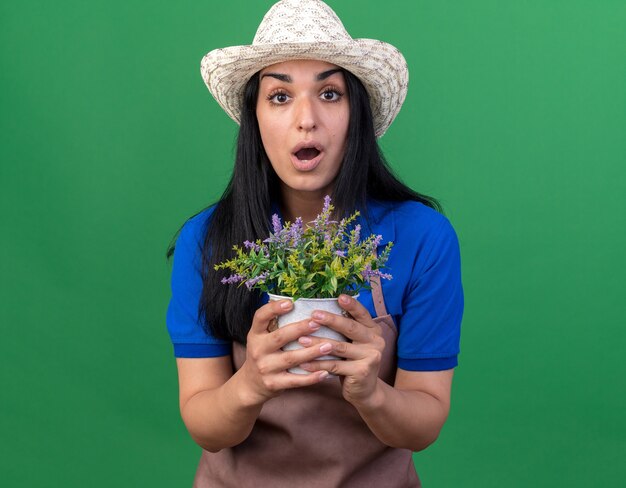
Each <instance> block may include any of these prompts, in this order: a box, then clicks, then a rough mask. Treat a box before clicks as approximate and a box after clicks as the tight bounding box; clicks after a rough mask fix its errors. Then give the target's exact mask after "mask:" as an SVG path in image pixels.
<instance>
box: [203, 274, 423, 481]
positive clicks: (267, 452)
mask: <svg viewBox="0 0 626 488" xmlns="http://www.w3.org/2000/svg"><path fill="white" fill-rule="evenodd" d="M372 299H373V301H374V307H375V309H376V315H377V317H376V318H375V319H374V320H376V322H378V323H379V324H381V326H382V330H383V337H384V338H385V342H386V347H385V350H384V351H383V357H382V361H381V365H380V374H379V377H380V378H381V379H382V380H383V381H385V382H386V383H388V384H390V385H393V383H394V378H395V373H396V339H397V336H398V330H397V328H396V326H395V324H394V323H393V319H392V318H391V315H389V314H388V313H387V310H386V308H385V302H384V298H383V294H382V291H381V287H380V281H378V280H377V282H375V281H374V280H372ZM245 359H246V349H245V347H244V346H242V345H241V344H239V343H237V342H233V364H234V368H235V370H238V369H239V368H241V366H242V364H243V363H244V361H245ZM411 454H412V453H411V451H410V450H408V449H397V448H392V447H389V446H387V445H385V444H383V443H382V442H380V441H379V440H378V438H377V437H376V436H375V435H374V434H372V432H371V431H370V430H369V427H368V426H367V424H365V422H364V421H363V420H362V419H361V417H360V415H359V413H358V412H357V410H356V409H355V408H354V407H353V406H352V405H351V404H350V403H348V402H347V401H346V400H344V398H343V396H342V394H341V383H340V382H339V378H336V377H335V378H331V379H329V380H324V381H323V382H322V383H319V384H316V385H313V386H307V387H303V388H296V389H290V390H285V391H284V392H283V393H282V394H281V395H279V396H278V397H275V398H272V399H271V400H269V401H267V402H266V403H265V404H264V405H263V408H262V410H261V413H260V415H259V417H258V419H257V421H256V423H255V425H254V428H253V429H252V432H251V433H250V435H249V436H248V438H247V439H246V440H245V441H243V442H242V443H241V444H239V445H237V446H235V447H232V448H228V449H222V450H221V451H219V452H217V453H211V452H209V451H204V450H203V451H202V457H201V458H200V464H199V466H198V470H197V472H196V477H195V480H194V484H193V486H194V488H209V487H210V488H214V487H233V488H246V487H254V488H257V487H261V488H264V487H271V488H282V487H285V488H287V487H289V488H293V487H299V486H301V487H303V488H309V487H310V488H315V487H319V488H332V487H342V488H343V487H346V488H350V487H354V488H364V487H365V488H367V487H377V488H379V487H384V488H419V487H420V486H421V483H420V480H419V478H418V476H417V473H416V471H415V467H414V465H413V460H412V456H411Z"/></svg>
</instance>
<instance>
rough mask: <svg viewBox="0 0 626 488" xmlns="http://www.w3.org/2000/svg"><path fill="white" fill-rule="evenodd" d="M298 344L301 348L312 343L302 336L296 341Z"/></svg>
mask: <svg viewBox="0 0 626 488" xmlns="http://www.w3.org/2000/svg"><path fill="white" fill-rule="evenodd" d="M298 342H299V343H300V344H302V345H303V346H308V345H310V344H311V343H312V342H313V341H312V340H311V339H310V338H308V337H305V336H302V337H300V339H298Z"/></svg>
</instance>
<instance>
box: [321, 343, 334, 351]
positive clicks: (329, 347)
mask: <svg viewBox="0 0 626 488" xmlns="http://www.w3.org/2000/svg"><path fill="white" fill-rule="evenodd" d="M332 349H333V345H332V344H330V343H329V342H325V343H324V344H322V345H321V346H320V352H330V351H332Z"/></svg>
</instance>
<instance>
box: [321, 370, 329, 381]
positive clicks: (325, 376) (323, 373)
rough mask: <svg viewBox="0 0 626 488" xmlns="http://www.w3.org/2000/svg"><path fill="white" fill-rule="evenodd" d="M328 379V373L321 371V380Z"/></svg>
mask: <svg viewBox="0 0 626 488" xmlns="http://www.w3.org/2000/svg"><path fill="white" fill-rule="evenodd" d="M326 378H328V371H320V380H325V379H326Z"/></svg>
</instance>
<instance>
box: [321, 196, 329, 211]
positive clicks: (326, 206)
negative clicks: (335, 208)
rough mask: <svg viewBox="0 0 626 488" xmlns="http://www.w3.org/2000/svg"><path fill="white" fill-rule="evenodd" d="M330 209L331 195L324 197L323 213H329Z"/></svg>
mask: <svg viewBox="0 0 626 488" xmlns="http://www.w3.org/2000/svg"><path fill="white" fill-rule="evenodd" d="M329 207H330V195H326V196H325V197H324V208H323V209H322V213H327V212H328V210H329Z"/></svg>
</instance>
